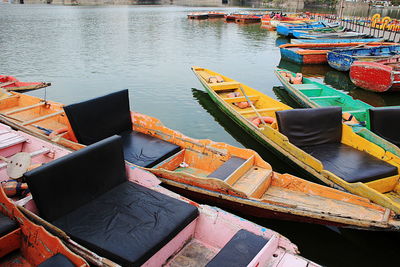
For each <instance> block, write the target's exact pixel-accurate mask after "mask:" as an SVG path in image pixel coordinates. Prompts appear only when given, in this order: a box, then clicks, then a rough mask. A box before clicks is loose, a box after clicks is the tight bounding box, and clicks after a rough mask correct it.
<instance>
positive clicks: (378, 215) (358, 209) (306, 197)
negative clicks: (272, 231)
mask: <svg viewBox="0 0 400 267" xmlns="http://www.w3.org/2000/svg"><path fill="white" fill-rule="evenodd" d="M262 198H263V199H265V200H269V201H273V202H280V203H283V204H287V205H290V206H295V207H297V208H299V209H304V210H314V211H319V212H321V213H325V214H332V215H340V216H342V217H353V218H357V219H360V220H375V221H381V220H382V219H383V212H381V211H379V210H374V209H370V208H367V207H362V206H358V205H355V204H351V203H348V202H345V201H340V200H334V199H329V198H325V197H321V196H315V195H311V194H307V193H304V192H300V191H292V190H289V189H285V188H282V187H278V186H270V187H269V188H268V190H267V191H266V193H265V194H264V195H263V197H262Z"/></svg>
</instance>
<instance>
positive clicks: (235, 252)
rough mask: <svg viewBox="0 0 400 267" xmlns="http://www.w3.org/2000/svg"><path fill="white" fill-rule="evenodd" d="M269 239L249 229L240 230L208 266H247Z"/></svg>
mask: <svg viewBox="0 0 400 267" xmlns="http://www.w3.org/2000/svg"><path fill="white" fill-rule="evenodd" d="M267 243H268V240H267V239H265V238H263V237H261V236H258V235H256V234H253V233H251V232H249V231H247V230H243V229H242V230H239V231H238V232H237V233H236V234H235V235H234V236H233V237H232V238H231V240H229V242H228V243H227V244H226V245H225V246H224V247H223V248H222V249H221V250H220V251H219V252H218V254H217V255H215V257H214V258H213V259H212V260H211V261H210V262H209V263H208V264H207V267H222V266H229V267H245V266H247V265H248V264H249V263H250V262H251V261H252V260H253V259H254V257H255V256H256V255H257V254H258V252H260V250H261V249H262V248H263V247H264V246H265V245H266V244H267Z"/></svg>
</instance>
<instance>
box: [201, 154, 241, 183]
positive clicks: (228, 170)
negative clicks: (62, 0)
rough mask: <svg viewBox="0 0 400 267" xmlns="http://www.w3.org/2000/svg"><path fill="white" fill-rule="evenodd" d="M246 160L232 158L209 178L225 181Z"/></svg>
mask: <svg viewBox="0 0 400 267" xmlns="http://www.w3.org/2000/svg"><path fill="white" fill-rule="evenodd" d="M245 162H246V159H242V158H239V157H231V158H230V159H229V160H227V161H225V162H224V164H222V165H221V166H219V167H218V169H216V170H215V171H213V172H212V173H211V174H209V175H208V176H207V177H212V178H217V179H220V180H222V181H225V180H226V179H227V178H228V177H229V176H230V175H231V174H232V173H233V172H234V171H236V170H237V169H238V168H239V167H240V166H241V165H242V164H243V163H245Z"/></svg>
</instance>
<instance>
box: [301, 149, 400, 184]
mask: <svg viewBox="0 0 400 267" xmlns="http://www.w3.org/2000/svg"><path fill="white" fill-rule="evenodd" d="M300 148H301V149H302V150H304V151H305V152H307V153H309V154H310V155H311V156H313V157H314V158H316V159H318V160H320V161H321V162H322V164H323V165H324V169H325V170H328V171H330V172H332V173H334V174H336V175H337V176H339V177H340V178H342V179H343V180H345V181H346V182H349V183H353V182H363V183H367V182H371V181H374V180H377V179H381V178H386V177H390V176H393V175H397V173H398V172H397V168H396V167H395V166H393V165H391V164H389V163H387V162H385V161H383V160H380V159H378V158H375V157H373V156H371V155H370V154H368V153H365V152H364V151H360V150H357V149H355V148H353V147H351V146H347V145H345V144H342V143H327V144H322V145H317V146H303V147H300Z"/></svg>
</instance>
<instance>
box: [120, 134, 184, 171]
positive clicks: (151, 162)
mask: <svg viewBox="0 0 400 267" xmlns="http://www.w3.org/2000/svg"><path fill="white" fill-rule="evenodd" d="M120 135H121V137H122V140H123V146H124V157H125V160H126V161H128V162H130V163H133V164H136V165H138V166H141V167H146V168H151V167H153V166H155V165H157V164H158V163H160V162H162V161H163V160H165V159H167V158H169V157H170V156H172V155H174V154H175V153H177V152H179V151H180V150H181V148H180V147H179V146H177V145H175V144H172V143H169V142H167V141H164V140H162V139H159V138H156V137H152V136H150V135H146V134H143V133H139V132H135V131H132V130H129V131H125V132H122V133H121V134H120Z"/></svg>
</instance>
